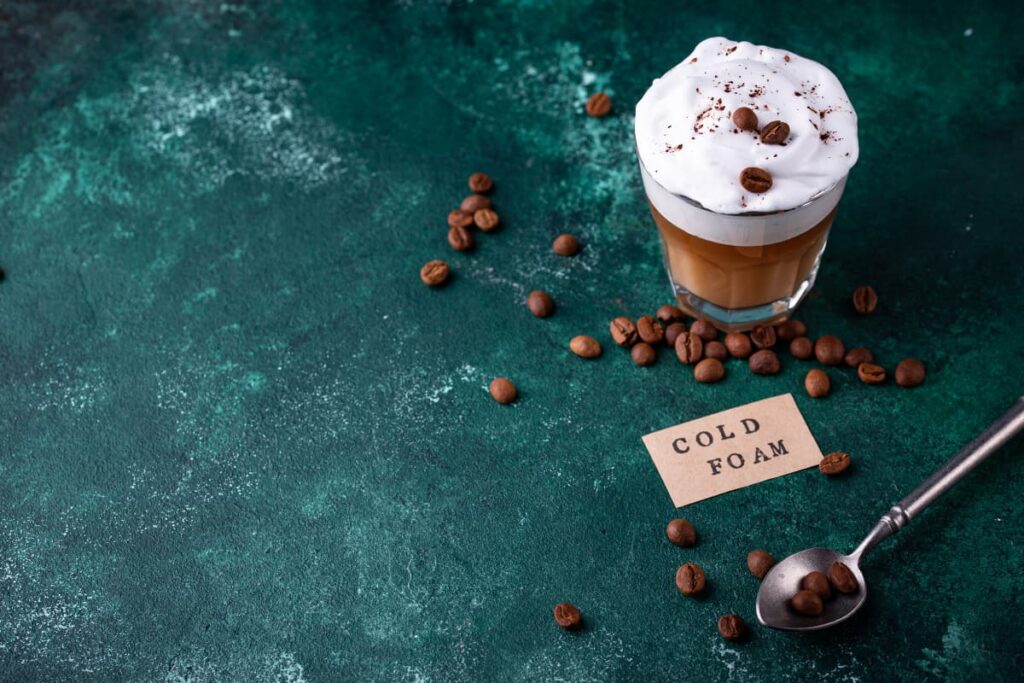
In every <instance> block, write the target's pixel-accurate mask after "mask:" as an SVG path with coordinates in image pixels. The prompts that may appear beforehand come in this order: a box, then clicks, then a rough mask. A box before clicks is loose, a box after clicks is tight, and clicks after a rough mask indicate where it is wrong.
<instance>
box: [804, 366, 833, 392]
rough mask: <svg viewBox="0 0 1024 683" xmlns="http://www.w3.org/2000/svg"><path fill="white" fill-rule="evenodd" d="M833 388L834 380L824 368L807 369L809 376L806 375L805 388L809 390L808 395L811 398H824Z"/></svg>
mask: <svg viewBox="0 0 1024 683" xmlns="http://www.w3.org/2000/svg"><path fill="white" fill-rule="evenodd" d="M831 388H832V382H831V381H830V380H829V378H828V375H826V374H825V371H824V370H819V369H818V368H814V369H813V370H808V371H807V376H806V377H804V389H806V390H807V395H808V396H810V397H811V398H823V397H825V396H828V392H829V390H830V389H831Z"/></svg>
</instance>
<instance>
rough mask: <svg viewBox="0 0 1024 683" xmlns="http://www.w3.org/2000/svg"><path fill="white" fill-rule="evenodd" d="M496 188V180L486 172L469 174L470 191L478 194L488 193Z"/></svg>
mask: <svg viewBox="0 0 1024 683" xmlns="http://www.w3.org/2000/svg"><path fill="white" fill-rule="evenodd" d="M492 189H494V181H493V180H491V176H489V175H487V174H486V173H479V172H477V173H474V174H473V175H471V176H469V191H470V192H476V193H477V194H487V193H488V192H490V191H491V190H492Z"/></svg>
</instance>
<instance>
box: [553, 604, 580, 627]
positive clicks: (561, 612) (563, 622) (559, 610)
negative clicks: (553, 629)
mask: <svg viewBox="0 0 1024 683" xmlns="http://www.w3.org/2000/svg"><path fill="white" fill-rule="evenodd" d="M554 612H555V621H556V622H557V623H558V625H559V626H561V627H562V628H564V629H566V630H568V631H572V630H573V629H577V628H579V627H580V624H581V623H582V622H583V618H582V617H581V616H580V611H579V610H578V609H576V605H574V604H572V603H571V602H560V603H558V604H557V605H555V610H554Z"/></svg>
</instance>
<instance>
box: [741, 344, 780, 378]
mask: <svg viewBox="0 0 1024 683" xmlns="http://www.w3.org/2000/svg"><path fill="white" fill-rule="evenodd" d="M747 363H748V364H749V365H750V370H751V372H753V373H754V374H755V375H775V374H778V372H779V369H780V368H781V366H780V365H779V357H778V356H777V355H775V352H774V351H772V350H771V349H761V350H760V351H755V352H754V354H753V355H752V356H750V360H748V361H747Z"/></svg>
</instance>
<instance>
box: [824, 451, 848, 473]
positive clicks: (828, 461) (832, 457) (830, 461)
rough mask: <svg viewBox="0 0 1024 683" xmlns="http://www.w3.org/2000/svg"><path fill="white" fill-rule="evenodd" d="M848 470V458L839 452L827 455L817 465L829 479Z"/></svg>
mask: <svg viewBox="0 0 1024 683" xmlns="http://www.w3.org/2000/svg"><path fill="white" fill-rule="evenodd" d="M849 468H850V456H849V455H847V454H846V453H842V452H840V451H836V452H835V453H829V454H828V455H826V456H825V457H824V458H822V459H821V461H820V462H819V463H818V469H819V470H820V471H821V472H823V473H824V474H827V475H828V476H830V477H834V476H836V475H837V474H842V473H843V472H845V471H846V470H848V469H849Z"/></svg>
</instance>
